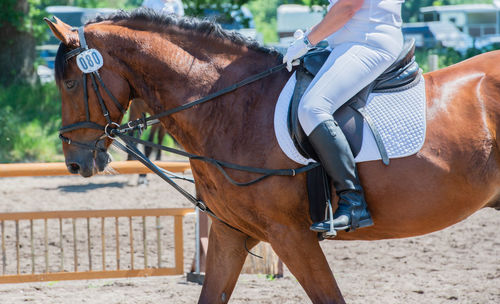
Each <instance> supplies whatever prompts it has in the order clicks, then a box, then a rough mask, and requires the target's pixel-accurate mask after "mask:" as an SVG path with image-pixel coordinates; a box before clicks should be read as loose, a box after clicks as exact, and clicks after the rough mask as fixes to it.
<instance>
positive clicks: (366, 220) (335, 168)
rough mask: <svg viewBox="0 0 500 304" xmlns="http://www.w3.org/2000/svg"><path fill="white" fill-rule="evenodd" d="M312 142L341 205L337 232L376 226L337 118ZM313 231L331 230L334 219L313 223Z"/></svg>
mask: <svg viewBox="0 0 500 304" xmlns="http://www.w3.org/2000/svg"><path fill="white" fill-rule="evenodd" d="M308 139H309V142H310V143H311V145H312V146H313V147H314V150H315V151H316V154H317V155H318V157H319V159H320V161H321V164H322V165H323V168H325V170H326V172H327V173H328V175H329V176H330V178H331V179H332V180H333V185H334V186H335V190H336V191H337V195H338V196H339V203H338V205H339V206H338V208H337V210H336V211H335V214H334V215H333V225H334V228H335V230H349V231H353V230H355V229H357V228H363V227H367V226H371V225H373V220H372V218H371V216H370V212H369V211H368V209H367V206H366V201H365V197H364V195H363V188H362V187H361V184H360V182H359V178H358V174H357V170H356V163H355V162H354V157H353V155H352V151H351V149H350V147H349V143H348V142H347V139H346V138H345V135H344V133H343V132H342V130H341V129H340V127H339V126H338V124H337V122H336V121H334V120H333V119H332V120H327V121H324V122H322V123H321V124H319V125H318V126H317V127H316V128H315V129H314V130H313V131H312V133H311V134H310V135H309V137H308ZM311 230H313V231H318V232H325V231H329V230H330V220H327V221H323V222H318V223H313V225H312V226H311Z"/></svg>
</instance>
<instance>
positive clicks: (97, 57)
mask: <svg viewBox="0 0 500 304" xmlns="http://www.w3.org/2000/svg"><path fill="white" fill-rule="evenodd" d="M76 64H77V65H78V68H80V70H81V71H82V72H84V73H85V74H88V73H92V72H95V71H97V70H99V69H100V68H101V67H102V64H103V60H102V55H101V53H99V51H98V50H96V49H90V50H86V51H85V52H82V53H81V54H80V55H78V56H76Z"/></svg>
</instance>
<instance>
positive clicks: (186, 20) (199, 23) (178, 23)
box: [55, 7, 281, 80]
mask: <svg viewBox="0 0 500 304" xmlns="http://www.w3.org/2000/svg"><path fill="white" fill-rule="evenodd" d="M102 21H113V22H118V21H142V22H145V23H150V24H154V25H158V26H160V27H164V28H165V29H168V28H171V27H172V26H175V27H178V28H180V29H183V30H190V31H194V32H196V33H198V34H202V35H206V36H209V37H213V38H218V39H223V40H227V41H230V42H232V43H234V44H236V45H241V46H245V47H247V48H248V49H250V50H254V51H257V52H261V53H264V54H269V55H273V56H276V57H279V56H281V54H280V53H279V52H278V51H276V50H275V49H273V48H267V47H264V46H262V45H261V44H260V43H259V42H258V41H256V40H253V39H250V38H247V37H245V36H243V35H241V34H240V33H238V32H235V31H227V30H224V29H223V28H222V27H221V26H220V25H219V24H218V23H216V22H214V21H212V20H210V19H199V18H195V17H178V16H176V15H174V14H165V13H159V12H156V11H154V10H152V9H148V8H142V7H141V8H137V9H135V10H133V11H129V12H127V11H122V10H120V11H118V12H116V13H114V14H111V15H108V16H100V15H98V16H97V17H95V18H94V19H91V20H89V21H88V22H87V23H86V24H92V23H97V22H102ZM69 50H70V49H69V48H68V47H67V46H65V45H64V44H62V43H61V45H60V46H59V49H58V51H57V55H56V58H55V70H56V71H55V74H56V80H57V79H61V78H62V75H63V73H64V68H65V65H66V62H65V60H64V54H66V53H67V52H68V51H69Z"/></svg>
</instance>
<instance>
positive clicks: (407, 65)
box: [288, 39, 421, 164]
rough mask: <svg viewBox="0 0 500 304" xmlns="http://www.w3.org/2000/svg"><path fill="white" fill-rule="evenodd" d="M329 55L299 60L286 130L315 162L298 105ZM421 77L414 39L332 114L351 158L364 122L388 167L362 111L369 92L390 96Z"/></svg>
mask: <svg viewBox="0 0 500 304" xmlns="http://www.w3.org/2000/svg"><path fill="white" fill-rule="evenodd" d="M330 53H331V51H330V50H327V49H313V50H311V51H309V52H308V53H307V54H306V55H305V56H304V57H303V58H302V62H301V63H302V64H301V65H299V66H298V67H297V68H296V78H297V83H296V85H295V89H294V92H293V96H292V101H291V102H290V107H289V111H288V131H289V133H290V136H291V138H292V140H293V142H294V144H295V147H296V148H297V150H298V151H299V152H300V153H301V154H302V156H304V157H305V158H308V159H309V158H310V159H314V160H316V161H318V158H317V156H316V153H315V152H314V149H313V148H312V146H311V145H310V143H309V142H308V140H307V136H306V134H305V133H304V131H303V129H302V127H301V125H300V122H299V119H298V106H299V102H300V99H301V98H302V95H303V94H304V92H305V91H306V89H307V87H308V86H309V84H310V83H311V81H312V80H313V78H314V76H316V74H317V73H318V72H319V70H320V69H321V66H322V65H323V64H324V62H325V61H326V59H327V58H328V56H329V55H330ZM420 75H421V71H420V68H419V66H418V64H417V62H416V61H415V40H414V39H411V40H409V41H407V42H406V43H405V45H404V47H403V51H402V52H401V54H400V55H399V57H398V59H397V60H396V61H395V62H394V63H393V64H392V65H391V66H390V67H389V68H388V69H387V70H386V71H385V72H384V73H382V75H380V76H379V77H378V78H377V79H376V80H375V81H374V82H372V83H371V84H369V85H368V86H366V87H365V88H364V89H362V90H361V91H360V92H359V93H357V94H356V95H355V96H354V97H353V98H351V99H350V100H349V101H348V102H347V103H345V104H344V105H343V106H342V107H341V108H339V109H338V110H337V111H336V112H335V113H334V114H333V116H334V119H335V120H336V121H337V122H338V123H339V126H340V128H341V129H342V131H343V132H344V134H345V135H346V137H347V140H348V141H349V144H350V147H351V150H352V152H353V155H354V157H356V156H357V155H358V153H359V151H360V150H361V144H362V142H363V122H364V121H366V122H367V124H368V125H369V127H370V129H371V131H372V132H373V135H374V137H375V141H376V142H377V145H378V148H379V151H380V152H381V156H382V159H383V161H384V163H386V164H388V161H389V160H388V157H387V153H386V152H385V148H384V147H383V142H382V139H381V138H380V135H379V134H378V132H377V130H376V127H375V125H374V124H372V123H371V121H372V120H371V118H370V117H369V116H368V115H367V113H365V112H364V111H363V108H364V106H365V105H366V102H367V100H368V97H369V95H370V94H371V93H384V92H387V93H389V92H398V91H403V90H406V89H408V88H411V87H413V86H415V85H416V84H418V82H419V81H420V77H419V76H420ZM384 154H385V155H384ZM384 156H385V157H384ZM385 158H387V159H385Z"/></svg>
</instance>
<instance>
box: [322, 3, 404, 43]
mask: <svg viewBox="0 0 500 304" xmlns="http://www.w3.org/2000/svg"><path fill="white" fill-rule="evenodd" d="M337 2H338V0H330V6H329V7H328V9H330V8H331V7H332V6H333V5H334V4H335V3H337ZM403 2H404V0H365V1H364V3H363V6H362V7H361V9H360V10H359V11H357V12H356V14H354V16H353V17H352V18H351V20H349V21H348V22H347V23H346V24H345V25H344V27H343V28H341V29H340V30H338V31H337V32H335V33H333V34H332V35H330V36H329V37H328V38H327V41H328V42H329V43H330V45H331V46H332V47H335V46H336V45H339V44H341V43H345V42H358V43H365V44H368V45H371V46H373V47H377V48H380V49H387V50H388V51H389V52H391V53H392V52H393V51H394V52H397V51H398V50H400V48H401V45H400V44H401V42H402V39H403V38H402V33H401V25H402V18H401V6H402V4H403Z"/></svg>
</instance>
